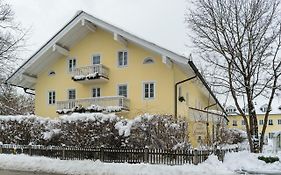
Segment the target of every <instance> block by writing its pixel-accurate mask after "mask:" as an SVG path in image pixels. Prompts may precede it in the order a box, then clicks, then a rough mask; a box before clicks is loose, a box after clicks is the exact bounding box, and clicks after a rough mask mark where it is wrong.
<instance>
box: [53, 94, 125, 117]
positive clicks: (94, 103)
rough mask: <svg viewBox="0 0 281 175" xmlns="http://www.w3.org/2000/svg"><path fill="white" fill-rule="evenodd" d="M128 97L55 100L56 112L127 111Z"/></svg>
mask: <svg viewBox="0 0 281 175" xmlns="http://www.w3.org/2000/svg"><path fill="white" fill-rule="evenodd" d="M129 105H130V102H129V99H127V98H126V97H123V96H113V97H107V96H105V97H95V98H87V99H75V100H66V101H57V113H59V114H66V113H71V112H108V113H110V112H120V111H129V109H130V106H129Z"/></svg>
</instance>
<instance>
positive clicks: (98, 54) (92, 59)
mask: <svg viewBox="0 0 281 175" xmlns="http://www.w3.org/2000/svg"><path fill="white" fill-rule="evenodd" d="M95 56H99V57H100V63H99V64H101V54H100V53H95V54H93V55H92V57H91V65H99V64H94V57H95Z"/></svg>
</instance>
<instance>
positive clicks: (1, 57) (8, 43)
mask: <svg viewBox="0 0 281 175" xmlns="http://www.w3.org/2000/svg"><path fill="white" fill-rule="evenodd" d="M25 36H26V31H25V30H24V29H22V28H21V26H20V24H19V23H16V22H15V20H14V12H13V10H12V8H11V6H10V5H9V4H6V3H5V2H4V1H3V0H0V74H1V75H3V74H4V75H8V74H10V73H12V71H13V69H14V67H15V66H16V64H17V63H18V62H19V60H20V58H19V57H17V53H18V52H19V51H20V49H21V48H23V46H24V37H25Z"/></svg>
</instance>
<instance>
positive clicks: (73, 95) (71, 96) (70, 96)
mask: <svg viewBox="0 0 281 175" xmlns="http://www.w3.org/2000/svg"><path fill="white" fill-rule="evenodd" d="M68 99H69V100H74V99H76V91H75V89H70V90H68Z"/></svg>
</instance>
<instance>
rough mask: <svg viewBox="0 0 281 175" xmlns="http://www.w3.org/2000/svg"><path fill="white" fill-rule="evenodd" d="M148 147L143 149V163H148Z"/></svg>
mask: <svg viewBox="0 0 281 175" xmlns="http://www.w3.org/2000/svg"><path fill="white" fill-rule="evenodd" d="M148 154H149V149H148V148H145V149H144V163H149V156H148Z"/></svg>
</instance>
